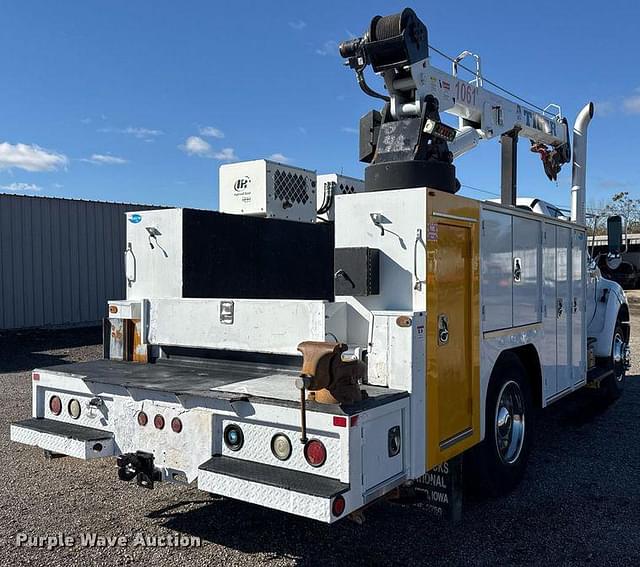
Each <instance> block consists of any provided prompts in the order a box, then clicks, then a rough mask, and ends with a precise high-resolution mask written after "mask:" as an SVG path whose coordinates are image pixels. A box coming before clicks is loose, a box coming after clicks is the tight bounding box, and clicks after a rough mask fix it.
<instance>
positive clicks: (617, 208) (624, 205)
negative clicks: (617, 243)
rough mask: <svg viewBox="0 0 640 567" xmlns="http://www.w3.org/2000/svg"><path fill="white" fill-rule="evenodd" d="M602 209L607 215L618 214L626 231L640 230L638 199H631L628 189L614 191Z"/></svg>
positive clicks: (639, 203) (639, 204) (639, 200)
mask: <svg viewBox="0 0 640 567" xmlns="http://www.w3.org/2000/svg"><path fill="white" fill-rule="evenodd" d="M604 210H605V212H606V214H608V215H620V216H621V217H622V218H623V219H624V221H623V222H624V223H625V225H626V230H627V233H632V232H635V231H638V230H640V199H632V198H631V197H629V192H628V191H621V192H620V193H616V194H615V195H614V196H613V197H611V202H610V203H608V204H607V205H606V206H605V208H604Z"/></svg>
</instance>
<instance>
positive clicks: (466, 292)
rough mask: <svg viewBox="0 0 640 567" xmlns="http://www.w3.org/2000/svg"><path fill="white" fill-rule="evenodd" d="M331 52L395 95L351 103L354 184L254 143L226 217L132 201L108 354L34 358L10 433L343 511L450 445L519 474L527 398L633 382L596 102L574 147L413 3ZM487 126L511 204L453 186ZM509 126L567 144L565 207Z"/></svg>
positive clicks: (402, 482) (225, 187) (323, 510)
mask: <svg viewBox="0 0 640 567" xmlns="http://www.w3.org/2000/svg"><path fill="white" fill-rule="evenodd" d="M340 51H341V53H342V55H343V56H344V57H345V58H347V60H348V64H349V65H350V66H351V67H352V68H353V69H354V70H355V71H356V74H357V76H358V82H359V84H360V86H361V87H362V88H363V90H365V92H367V93H368V94H371V95H373V96H377V97H379V98H382V99H383V100H384V107H383V109H382V111H381V112H377V111H374V112H372V113H369V114H368V115H366V116H364V117H363V118H362V120H361V125H360V126H361V139H360V155H361V158H362V160H363V161H365V162H367V163H369V165H368V167H367V168H366V170H365V184H364V187H363V186H362V184H353V186H354V190H353V191H351V190H349V191H343V192H340V191H329V190H325V187H327V186H326V183H334V184H338V185H339V183H340V180H339V179H338V177H335V178H332V177H329V178H326V179H327V181H326V182H323V187H322V191H323V194H322V196H320V195H318V190H319V189H320V188H319V187H317V177H316V175H315V173H314V172H313V171H308V170H300V169H298V168H294V167H291V166H287V165H283V164H277V163H273V162H268V161H264V160H257V161H255V162H248V163H240V164H231V165H228V166H223V167H222V168H221V173H220V178H221V184H220V202H221V212H207V211H195V210H190V209H170V210H157V211H144V212H140V213H130V214H127V227H128V230H127V249H126V252H125V257H126V273H127V297H126V299H125V300H121V301H111V302H109V305H108V317H107V318H106V319H105V324H104V329H105V334H104V351H105V352H104V359H103V360H94V361H89V362H78V363H73V364H68V365H66V366H56V367H52V368H39V369H35V370H34V371H33V375H32V376H33V414H32V417H31V418H29V419H25V420H23V421H20V422H17V423H14V424H12V426H11V438H12V439H13V440H14V441H16V442H20V443H25V444H29V445H33V446H37V447H40V448H42V449H45V450H46V451H48V452H50V453H56V454H62V455H68V456H72V457H77V458H80V459H98V458H105V457H113V456H116V457H117V466H118V474H119V476H120V478H121V479H123V480H126V481H128V480H134V479H135V480H137V482H138V483H139V484H140V485H141V486H143V487H147V488H151V487H153V485H154V483H156V482H159V481H168V482H177V483H194V484H195V485H196V486H197V487H198V488H199V489H201V490H204V491H207V492H210V493H215V494H217V495H223V496H227V497H230V498H235V499H238V500H243V501H246V502H251V503H255V504H259V505H262V506H266V507H269V508H273V509H276V510H281V511H285V512H290V513H292V514H297V515H300V516H304V517H308V518H313V519H315V520H319V521H322V522H327V523H331V522H335V521H336V520H339V519H341V518H344V517H346V516H348V515H350V514H352V513H355V512H357V511H359V510H361V509H362V508H363V507H365V506H367V505H368V504H370V503H371V502H373V501H376V500H377V499H379V498H381V497H383V496H385V495H387V494H389V493H391V492H392V491H394V490H395V489H396V488H398V487H402V486H406V485H408V484H411V483H413V482H417V481H419V480H420V479H421V478H424V476H425V474H428V473H429V471H433V470H438V467H440V468H442V467H441V465H443V464H444V463H447V462H451V460H452V459H460V458H461V459H462V462H463V471H464V474H465V476H467V477H470V478H471V479H472V480H473V481H474V482H476V483H477V484H478V485H480V486H482V487H484V488H485V489H487V490H490V491H494V492H498V491H504V490H508V489H509V488H511V487H513V486H514V485H515V484H516V483H517V482H518V481H519V480H520V479H521V477H522V474H523V471H524V468H525V466H526V464H527V457H528V455H529V452H530V448H531V437H532V431H533V426H534V423H535V422H534V415H535V412H536V410H537V409H538V408H542V407H545V406H548V405H549V404H551V403H553V402H556V401H557V400H559V399H561V398H562V397H564V396H566V395H567V394H570V393H571V392H574V391H576V390H578V389H580V388H584V387H592V388H596V389H598V390H600V391H601V392H602V394H603V395H606V396H608V397H610V398H615V397H616V396H618V395H619V394H620V392H621V391H622V388H623V385H624V379H625V371H626V370H627V369H628V366H629V347H628V343H629V332H630V329H629V309H628V306H627V301H626V299H625V295H624V292H623V291H622V289H621V288H620V286H619V285H617V284H616V283H614V282H611V281H608V280H605V279H603V278H602V277H601V276H600V274H599V271H598V269H597V267H596V264H595V262H593V261H592V260H591V259H590V258H589V257H588V253H587V247H586V243H587V238H586V228H585V219H584V208H585V207H584V203H585V180H586V139H587V138H586V136H587V126H588V124H589V121H590V120H591V118H592V116H593V111H594V108H593V105H592V104H589V105H587V106H586V107H585V108H584V109H583V110H582V111H581V112H580V114H579V116H578V118H577V120H576V122H575V125H574V128H573V152H571V149H570V145H569V144H570V140H569V128H568V123H567V121H566V119H564V118H563V117H562V116H561V115H560V114H559V112H558V113H557V114H555V115H550V114H548V113H547V112H537V111H534V110H531V109H529V108H527V107H526V106H524V105H521V104H519V103H515V102H512V101H510V100H508V99H506V98H503V97H501V96H499V95H497V94H495V93H493V92H491V91H489V90H487V89H485V88H484V86H483V78H482V75H481V73H480V65H479V58H476V59H477V67H476V71H475V72H474V76H473V79H472V80H471V82H468V81H467V80H463V79H461V78H460V77H459V76H458V71H459V69H460V67H461V58H462V57H466V56H467V55H469V54H468V53H467V52H465V53H463V54H462V56H461V57H459V58H456V59H455V60H454V62H453V70H452V73H446V72H444V71H442V70H439V69H436V68H434V67H433V66H432V65H431V63H430V59H429V46H428V42H427V30H426V27H425V26H424V24H423V23H422V22H421V21H420V20H419V19H418V18H417V17H416V15H415V14H414V13H413V12H412V11H411V10H408V9H407V10H404V11H403V12H401V13H400V14H396V15H392V16H386V17H379V16H378V17H376V18H374V19H373V20H372V22H371V25H370V27H369V29H368V31H367V33H366V34H365V35H364V36H363V37H361V38H357V39H354V40H350V41H348V42H345V43H344V44H342V45H341V46H340ZM367 65H371V66H372V67H373V70H374V71H375V72H376V73H378V74H380V75H381V76H382V77H383V79H384V82H385V86H386V90H387V94H384V95H383V94H379V93H376V92H375V91H373V90H372V89H371V87H369V86H368V84H367V83H366V80H365V78H364V69H365V67H367ZM440 111H444V112H448V113H450V114H453V115H454V116H457V117H458V119H459V124H458V127H457V128H453V127H451V126H449V125H447V124H445V123H444V122H442V121H441V120H440V114H439V113H440ZM497 136H500V138H501V142H502V196H501V202H500V203H491V202H482V201H478V200H474V199H469V198H465V197H462V196H459V195H457V194H456V192H457V190H458V188H459V186H460V184H459V182H458V181H457V179H456V175H455V168H454V165H453V163H452V162H453V160H454V158H455V157H457V156H459V155H462V154H463V153H465V152H466V151H469V150H471V149H473V148H474V147H475V146H476V145H477V144H478V143H479V141H481V140H484V139H489V138H493V137H497ZM519 137H521V138H522V137H524V138H528V139H529V140H531V142H532V149H533V150H534V151H536V152H538V153H540V154H541V156H542V160H543V165H544V169H545V172H546V173H547V175H548V176H549V177H550V178H555V176H556V175H557V172H558V171H559V169H560V167H561V166H562V164H563V163H567V162H569V161H572V164H573V186H572V188H571V195H572V209H571V220H570V221H568V220H564V219H562V218H556V217H553V216H548V215H544V214H536V213H534V212H531V211H529V210H525V209H523V208H519V207H518V206H517V201H516V197H517V196H516V183H515V179H516V175H515V173H516V172H515V169H516V151H515V148H516V142H517V140H518V138H519ZM334 188H335V185H334ZM324 196H326V198H324ZM318 203H322V204H323V206H322V207H321V208H323V209H324V210H323V211H321V212H322V218H320V219H318V218H317V209H318ZM327 213H330V214H329V215H327ZM330 219H333V220H332V221H331V220H330ZM610 228H611V233H610V242H611V251H610V255H609V261H610V262H612V263H615V262H616V261H617V255H618V254H619V250H620V239H621V234H620V226H619V223H617V222H616V220H615V219H613V220H612V222H611V223H610ZM97 490H99V489H97ZM105 498H108V495H105Z"/></svg>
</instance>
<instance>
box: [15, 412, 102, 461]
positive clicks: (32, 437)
mask: <svg viewBox="0 0 640 567" xmlns="http://www.w3.org/2000/svg"><path fill="white" fill-rule="evenodd" d="M11 441H15V442H17V443H24V444H25V445H33V446H35V447H40V448H42V449H44V450H45V451H50V452H52V453H58V454H61V455H67V456H69V457H76V458H78V459H84V460H87V459H97V458H100V457H111V456H113V455H114V443H113V433H111V432H109V431H101V430H100V429H94V428H92V427H84V426H82V425H74V424H72V423H65V422H63V421H56V420H53V419H43V418H35V417H32V418H29V419H25V420H23V421H18V422H16V423H12V424H11Z"/></svg>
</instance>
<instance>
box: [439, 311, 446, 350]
mask: <svg viewBox="0 0 640 567" xmlns="http://www.w3.org/2000/svg"><path fill="white" fill-rule="evenodd" d="M448 342H449V318H448V317H447V316H446V315H444V314H442V315H438V344H439V345H446V344H447V343H448Z"/></svg>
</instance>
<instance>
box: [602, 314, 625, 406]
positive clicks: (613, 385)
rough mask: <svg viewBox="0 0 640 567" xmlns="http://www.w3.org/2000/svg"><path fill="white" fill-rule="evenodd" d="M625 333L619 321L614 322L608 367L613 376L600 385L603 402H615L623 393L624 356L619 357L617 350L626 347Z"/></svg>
mask: <svg viewBox="0 0 640 567" xmlns="http://www.w3.org/2000/svg"><path fill="white" fill-rule="evenodd" d="M624 337H625V333H624V329H623V328H622V323H621V322H620V320H618V321H616V326H615V328H614V330H613V340H612V344H611V358H610V363H609V364H610V366H611V368H612V369H613V375H612V376H608V377H607V378H605V379H604V380H603V381H602V383H601V384H600V391H601V393H602V397H603V398H604V400H605V401H607V402H609V403H612V402H615V401H616V400H617V399H618V398H619V397H620V396H622V392H623V391H624V383H625V377H626V373H627V370H626V368H625V364H624V356H622V357H620V356H619V351H618V349H621V348H624V347H626V341H625V338H624Z"/></svg>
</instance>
